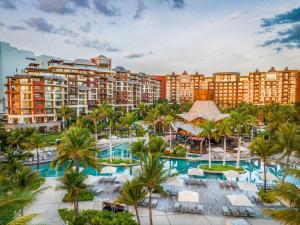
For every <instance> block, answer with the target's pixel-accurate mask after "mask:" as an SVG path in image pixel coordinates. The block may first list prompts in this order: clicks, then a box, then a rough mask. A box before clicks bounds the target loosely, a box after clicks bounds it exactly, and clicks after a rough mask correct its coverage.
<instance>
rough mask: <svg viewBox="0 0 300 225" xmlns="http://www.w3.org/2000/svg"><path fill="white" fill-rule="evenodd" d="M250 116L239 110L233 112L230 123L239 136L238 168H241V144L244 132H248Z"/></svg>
mask: <svg viewBox="0 0 300 225" xmlns="http://www.w3.org/2000/svg"><path fill="white" fill-rule="evenodd" d="M249 121H250V116H249V115H244V114H242V113H238V112H234V111H233V112H231V117H230V123H231V126H232V130H233V132H234V133H235V134H236V135H237V137H238V151H237V157H236V168H240V159H241V146H242V135H243V132H247V131H248V130H249V129H248V128H249Z"/></svg>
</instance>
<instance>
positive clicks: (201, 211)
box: [197, 204, 203, 214]
mask: <svg viewBox="0 0 300 225" xmlns="http://www.w3.org/2000/svg"><path fill="white" fill-rule="evenodd" d="M197 213H199V214H202V213H203V205H200V204H198V205H197Z"/></svg>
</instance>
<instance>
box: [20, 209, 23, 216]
mask: <svg viewBox="0 0 300 225" xmlns="http://www.w3.org/2000/svg"><path fill="white" fill-rule="evenodd" d="M20 214H21V216H24V209H23V208H22V209H21V212H20Z"/></svg>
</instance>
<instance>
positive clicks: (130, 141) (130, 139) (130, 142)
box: [129, 126, 132, 163]
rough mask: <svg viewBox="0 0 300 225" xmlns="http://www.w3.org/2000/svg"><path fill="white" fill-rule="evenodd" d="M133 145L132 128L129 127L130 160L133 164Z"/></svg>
mask: <svg viewBox="0 0 300 225" xmlns="http://www.w3.org/2000/svg"><path fill="white" fill-rule="evenodd" d="M131 144H132V135H131V126H130V127H129V158H130V163H132V153H131Z"/></svg>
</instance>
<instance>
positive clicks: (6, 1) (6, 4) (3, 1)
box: [0, 0, 17, 10]
mask: <svg viewBox="0 0 300 225" xmlns="http://www.w3.org/2000/svg"><path fill="white" fill-rule="evenodd" d="M16 2H17V0H0V8H3V9H10V10H15V9H17V6H16Z"/></svg>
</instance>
